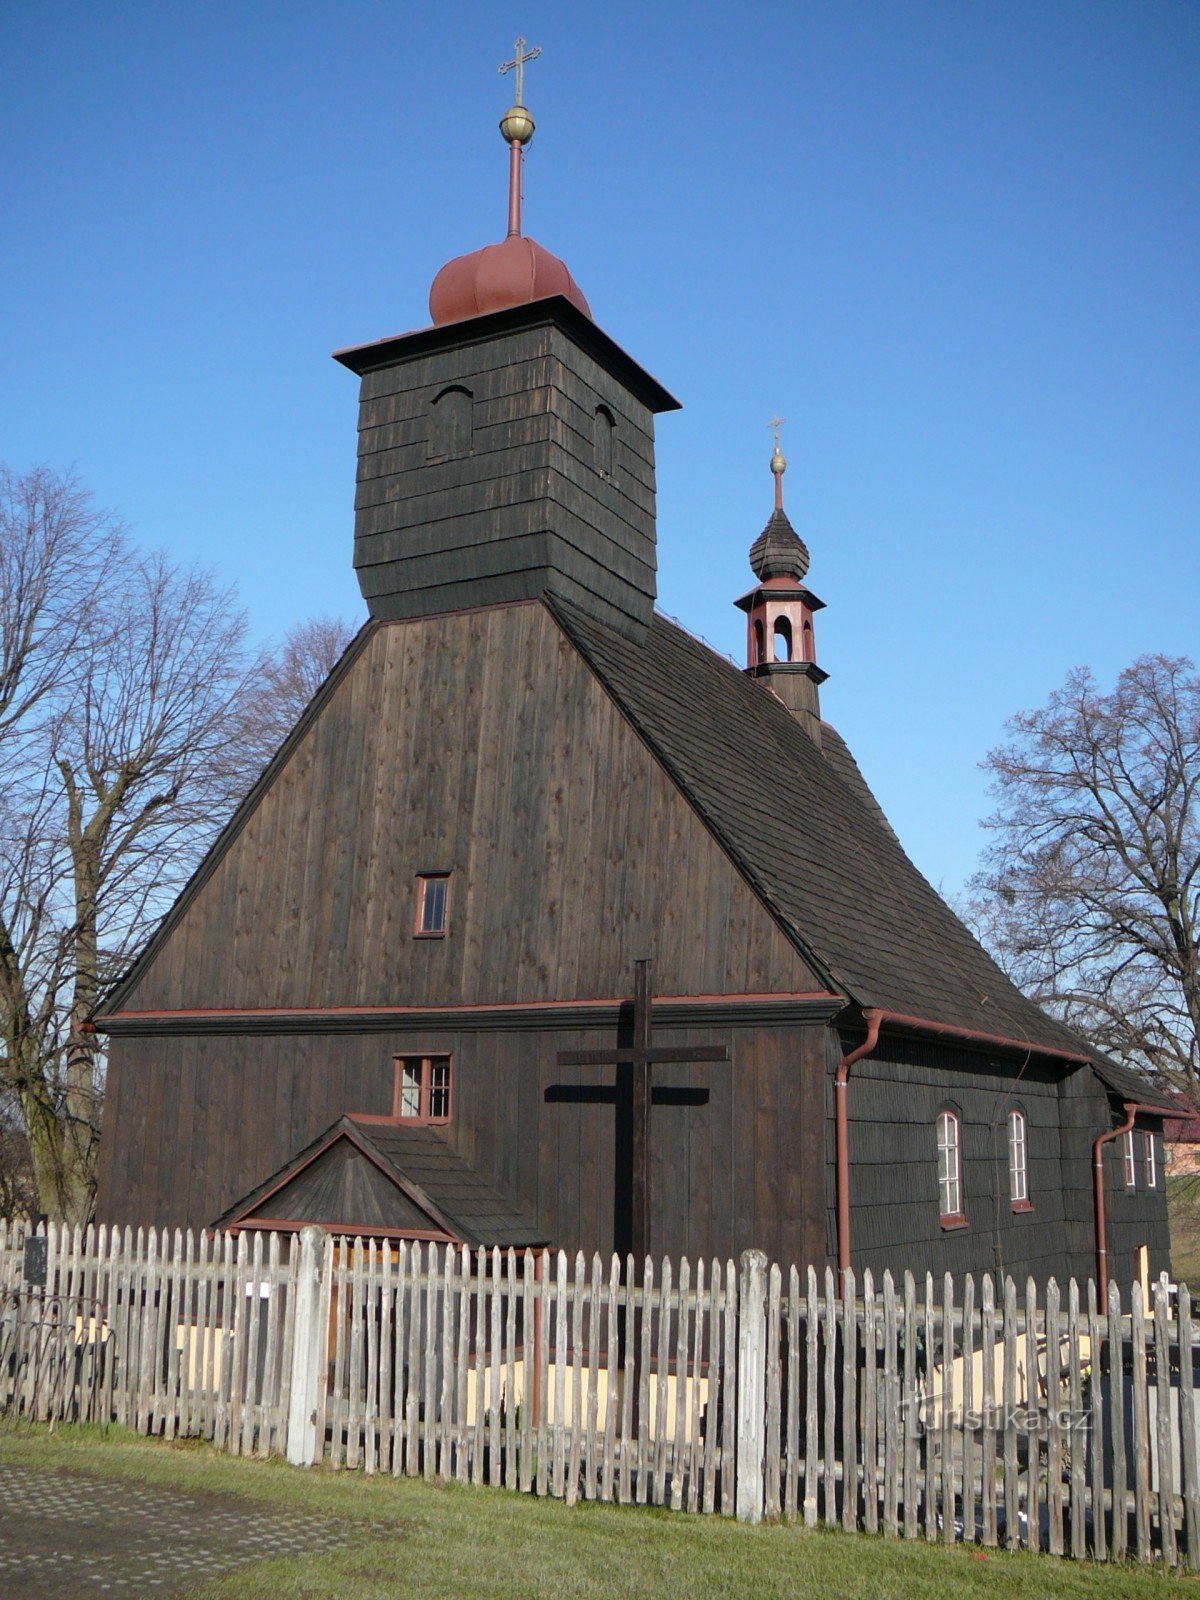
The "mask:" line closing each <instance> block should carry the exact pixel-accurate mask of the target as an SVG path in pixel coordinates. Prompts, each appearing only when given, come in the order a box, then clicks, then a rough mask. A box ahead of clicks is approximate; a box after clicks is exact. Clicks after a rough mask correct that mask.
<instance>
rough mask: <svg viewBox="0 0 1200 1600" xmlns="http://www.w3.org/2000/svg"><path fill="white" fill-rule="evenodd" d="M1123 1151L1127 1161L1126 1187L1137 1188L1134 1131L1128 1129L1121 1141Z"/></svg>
mask: <svg viewBox="0 0 1200 1600" xmlns="http://www.w3.org/2000/svg"><path fill="white" fill-rule="evenodd" d="M1121 1151H1122V1155H1123V1156H1124V1160H1125V1187H1126V1188H1127V1189H1136V1188H1137V1161H1136V1159H1135V1157H1134V1153H1133V1129H1132V1128H1126V1130H1125V1137H1124V1139H1122V1141H1121Z"/></svg>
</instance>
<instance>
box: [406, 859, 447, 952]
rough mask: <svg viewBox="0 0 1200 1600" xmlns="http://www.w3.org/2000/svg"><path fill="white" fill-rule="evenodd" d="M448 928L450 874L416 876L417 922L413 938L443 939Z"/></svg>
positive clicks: (438, 873) (426, 873)
mask: <svg viewBox="0 0 1200 1600" xmlns="http://www.w3.org/2000/svg"><path fill="white" fill-rule="evenodd" d="M449 926H450V874H449V873H448V872H422V873H418V875H417V920H416V924H415V926H414V927H413V936H414V938H417V939H444V938H445V936H446V931H447V929H448V928H449Z"/></svg>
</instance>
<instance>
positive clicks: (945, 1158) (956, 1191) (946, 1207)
mask: <svg viewBox="0 0 1200 1600" xmlns="http://www.w3.org/2000/svg"><path fill="white" fill-rule="evenodd" d="M937 1127H938V1204H939V1206H940V1207H941V1213H942V1215H943V1216H944V1217H955V1216H958V1215H959V1214H960V1212H961V1210H962V1204H961V1202H962V1194H961V1187H960V1183H959V1177H960V1173H959V1152H958V1118H957V1117H955V1116H954V1115H953V1113H952V1112H949V1111H942V1112H940V1113H939V1114H938V1124H937Z"/></svg>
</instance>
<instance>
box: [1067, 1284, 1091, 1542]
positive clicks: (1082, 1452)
mask: <svg viewBox="0 0 1200 1600" xmlns="http://www.w3.org/2000/svg"><path fill="white" fill-rule="evenodd" d="M1081 1338H1082V1329H1081V1325H1080V1316H1079V1285H1078V1283H1076V1281H1075V1279H1074V1278H1072V1279H1071V1281H1070V1284H1069V1286H1068V1289H1067V1400H1068V1410H1067V1416H1068V1418H1069V1419H1070V1421H1069V1432H1068V1435H1067V1446H1068V1449H1069V1450H1070V1452H1071V1462H1070V1480H1071V1498H1070V1507H1071V1554H1072V1555H1073V1556H1074V1557H1075V1559H1076V1560H1077V1561H1079V1560H1082V1558H1083V1557H1084V1556H1085V1555H1086V1554H1087V1477H1086V1456H1087V1422H1086V1419H1085V1417H1084V1410H1083V1371H1082V1364H1081V1361H1080V1342H1081Z"/></svg>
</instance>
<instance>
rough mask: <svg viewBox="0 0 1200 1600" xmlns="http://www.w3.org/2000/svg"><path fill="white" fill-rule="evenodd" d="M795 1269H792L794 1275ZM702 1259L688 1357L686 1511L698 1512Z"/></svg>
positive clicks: (702, 1321) (697, 1278)
mask: <svg viewBox="0 0 1200 1600" xmlns="http://www.w3.org/2000/svg"><path fill="white" fill-rule="evenodd" d="M794 1270H795V1269H794V1268H793V1271H794ZM704 1282H705V1277H704V1257H703V1256H701V1257H700V1259H699V1260H698V1261H697V1262H696V1314H695V1317H694V1319H693V1324H692V1356H691V1396H692V1409H691V1418H690V1424H689V1439H688V1461H687V1486H688V1488H687V1508H688V1510H689V1511H699V1510H700V1473H701V1466H702V1462H703V1455H702V1449H703V1441H702V1440H701V1436H700V1429H701V1426H702V1418H703V1414H704V1413H703V1409H702V1406H701V1403H700V1394H701V1389H702V1387H703V1379H702V1376H701V1374H702V1373H703V1371H704V1318H705V1313H706V1309H707V1308H706V1303H705V1294H704Z"/></svg>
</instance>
